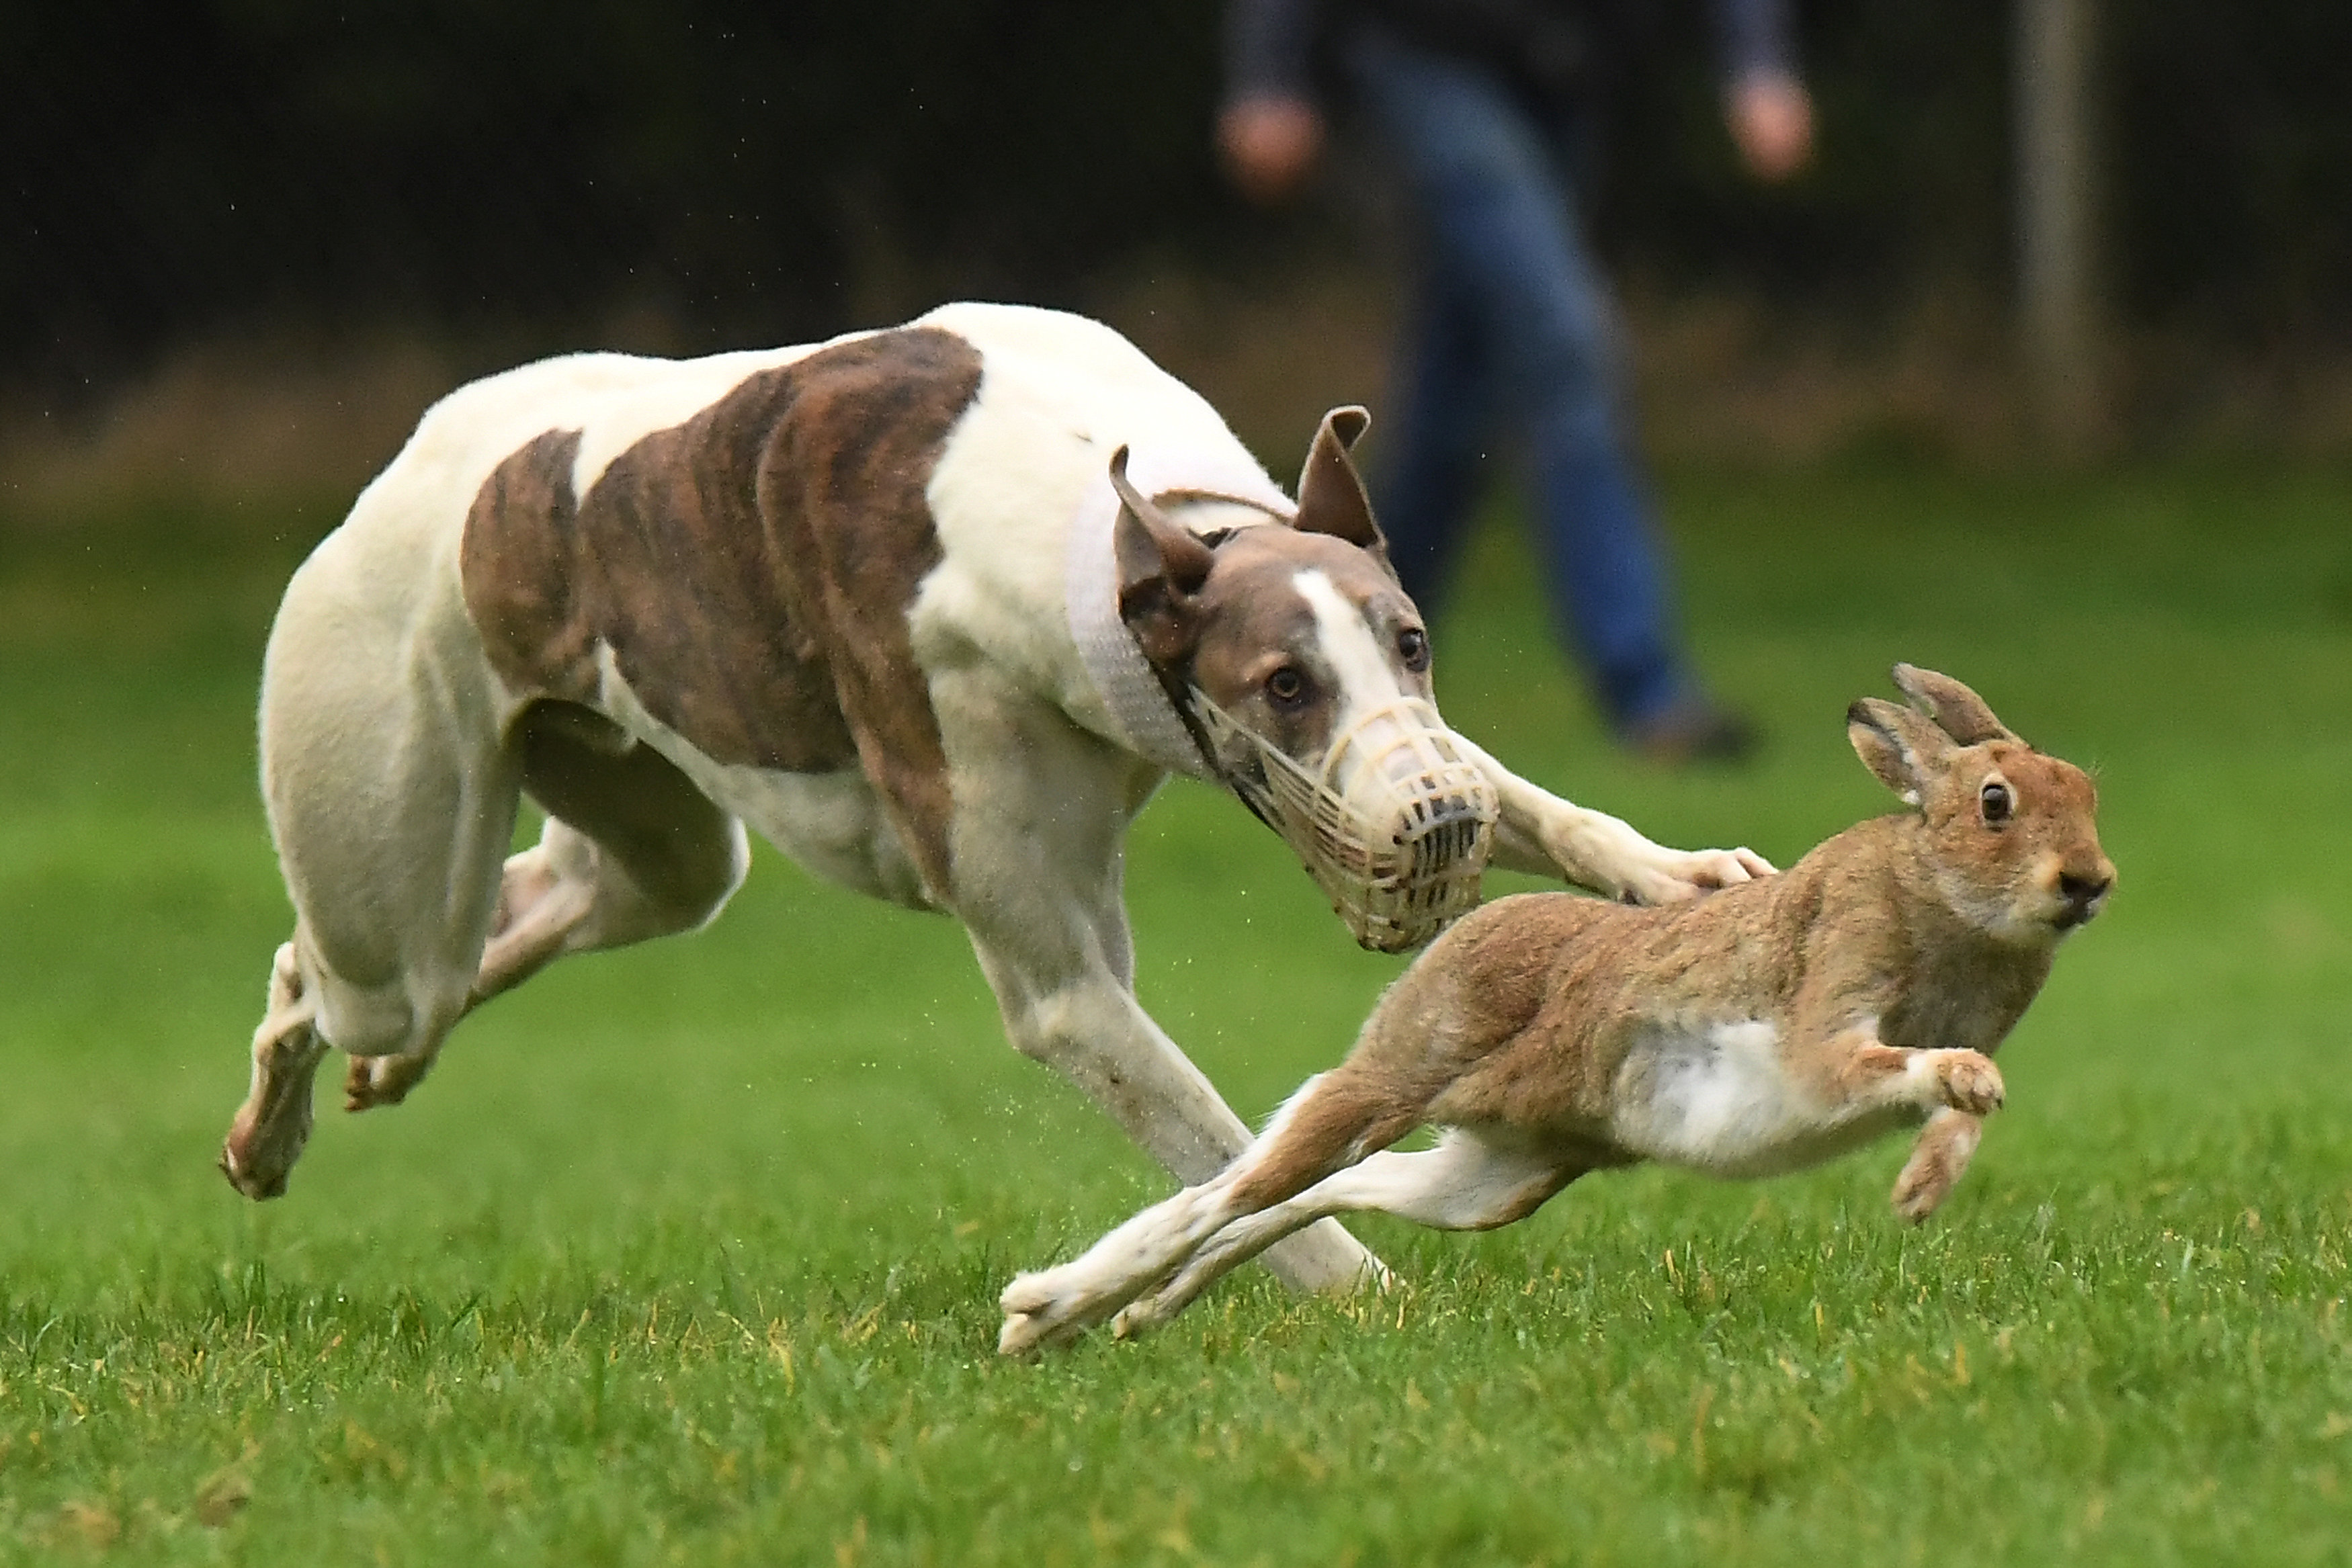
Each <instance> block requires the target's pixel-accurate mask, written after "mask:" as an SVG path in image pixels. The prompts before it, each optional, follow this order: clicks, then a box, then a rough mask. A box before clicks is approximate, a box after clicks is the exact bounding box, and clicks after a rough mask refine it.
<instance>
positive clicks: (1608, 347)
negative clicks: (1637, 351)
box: [1349, 31, 1696, 737]
mask: <svg viewBox="0 0 2352 1568" xmlns="http://www.w3.org/2000/svg"><path fill="white" fill-rule="evenodd" d="M1349 63H1350V66H1351V68H1352V71H1353V74H1354V77H1355V79H1356V82H1357V85H1358V88H1359V90H1360V94H1361V96H1362V98H1363V99H1364V101H1365V103H1366V105H1367V107H1368V108H1369V109H1370V111H1371V113H1372V114H1373V116H1374V118H1375V119H1376V120H1378V122H1379V123H1380V125H1381V129H1382V130H1383V131H1384V132H1385V133H1386V134H1387V136H1388V139H1389V140H1390V141H1391V143H1392V144H1393V146H1394V148H1395V150H1396V152H1397V153H1398V155H1399V157H1400V158H1401V160H1402V162H1403V165H1404V168H1405V172H1406V175H1407V177H1408V179H1409V181H1410V182H1411V183H1412V195H1413V198H1414V204H1415V206H1416V207H1417V209H1418V212H1419V215H1420V217H1421V220H1422V223H1423V228H1424V230H1425V236H1426V243H1427V246H1428V247H1429V262H1428V265H1429V267H1430V268H1431V272H1432V275H1433V277H1435V278H1438V279H1442V280H1443V285H1444V288H1445V290H1446V293H1447V296H1448V297H1449V298H1451V299H1452V300H1454V301H1455V308H1456V309H1457V311H1458V312H1460V313H1461V315H1462V317H1463V319H1464V321H1465V326H1466V328H1467V329H1468V330H1469V333H1470V338H1469V340H1471V341H1473V342H1475V343H1476V344H1478V345H1479V346H1480V347H1481V349H1482V350H1483V368H1485V369H1486V370H1487V371H1489V372H1490V374H1491V376H1492V379H1493V381H1494V382H1495V383H1496V388H1497V391H1498V392H1499V394H1500V397H1501V400H1502V402H1503V403H1504V408H1503V411H1502V412H1503V413H1505V414H1506V415H1507V417H1509V418H1510V419H1511V420H1512V421H1513V422H1514V423H1517V425H1518V426H1519V427H1520V428H1521V429H1523V430H1524V431H1525V432H1526V433H1527V434H1528V439H1529V442H1530V444H1531V446H1532V448H1533V457H1534V468H1535V473H1536V478H1537V491H1538V494H1537V502H1538V508H1537V509H1538V515H1539V517H1540V518H1541V522H1542V534H1543V542H1544V548H1545V552H1546V556H1547V565H1548V568H1549V574H1550V577H1551V586H1552V590H1553V597H1554V601H1555V604H1556V606H1557V608H1558V609H1559V612H1561V617H1562V620H1563V621H1564V622H1566V625H1567V630H1568V631H1569V633H1570V636H1571V637H1572V638H1573V640H1574V643H1575V645H1576V647H1577V649H1578V651H1579V652H1580V653H1581V654H1582V656H1583V657H1584V659H1585V661H1586V663H1587V664H1588V666H1589V668H1590V669H1591V674H1592V678H1593V682H1594V685H1595V686H1596V688H1597V691H1598V695H1599V696H1600V700H1601V706H1602V707H1603V708H1604V710H1605V711H1606V712H1607V714H1608V716H1609V717H1610V719H1611V720H1612V723H1614V724H1615V725H1617V727H1619V728H1620V729H1621V731H1623V732H1624V733H1626V734H1628V735H1629V736H1633V737H1639V736H1640V735H1641V734H1642V732H1643V728H1644V727H1645V726H1647V725H1649V724H1651V723H1653V722H1654V721H1656V720H1658V719H1660V718H1662V717H1664V716H1668V715H1671V714H1673V713H1674V712H1675V710H1676V709H1677V708H1678V707H1681V706H1685V705H1688V704H1689V703H1691V702H1693V701H1694V700H1695V692H1696V685H1695V683H1694V682H1693V681H1692V680H1691V678H1690V677H1689V675H1688V674H1687V673H1686V671H1685V666H1684V664H1683V661H1682V658H1681V654H1680V650H1679V646H1678V639H1677V634H1676V630H1675V624H1674V617H1673V613H1672V610H1671V603H1670V601H1671V596H1670V594H1669V591H1668V589H1667V581H1666V576H1667V574H1666V569H1665V564H1664V558H1663V551H1662V548H1661V544H1660V540H1659V538H1658V537H1657V534H1656V530H1655V528H1654V526H1653V523H1652V520H1651V517H1650V515H1649V508H1648V506H1647V504H1646V501H1645V498H1644V497H1643V494H1642V491H1641V488H1640V486H1639V484H1638V481H1637V479H1636V477H1635V476H1634V473H1633V466H1632V461H1631V454H1630V452H1629V451H1628V447H1627V443H1626V440H1625V436H1624V433H1623V432H1622V429H1621V426H1620V422H1619V418H1618V411H1617V407H1616V380H1617V376H1618V368H1617V364H1616V361H1615V355H1614V343H1613V337H1614V329H1613V324H1612V319H1611V309H1610V305H1609V298H1608V292H1607V288H1606V287H1605V285H1604V283H1603V282H1602V280H1601V277H1600V274H1599V272H1598V270H1597V268H1596V267H1594V265H1593V263H1592V260H1591V256H1589V254H1588V253H1587V250H1586V248H1585V246H1584V242H1583V235H1582V233H1581V230H1580V225H1579V224H1578V221H1577V217H1576V214H1575V211H1574V206H1573V203H1572V199H1571V194H1570V189H1569V184H1568V182H1567V179H1566V177H1565V175H1564V173H1563V172H1562V168H1561V165H1560V163H1559V158H1558V156H1557V154H1556V153H1555V152H1554V150H1553V148H1552V147H1551V146H1549V144H1548V143H1547V141H1546V138H1545V137H1544V135H1543V133H1542V131H1541V128H1540V127H1539V126H1538V123H1537V122H1536V120H1535V119H1534V117H1533V116H1532V115H1531V114H1530V113H1529V112H1528V110H1527V109H1526V108H1525V107H1524V106H1523V104H1522V103H1521V102H1520V101H1519V99H1517V98H1516V97H1515V96H1514V95H1513V94H1512V93H1511V92H1510V90H1509V89H1507V87H1506V86H1505V85H1504V84H1503V83H1502V82H1501V81H1500V80H1499V79H1498V78H1496V77H1495V76H1494V74H1493V73H1491V72H1488V71H1486V70H1484V69H1482V68H1479V67H1477V66H1476V65H1475V64H1471V63H1468V62H1464V61H1459V60H1455V59H1452V58H1450V57H1445V56H1442V55H1438V54H1433V53H1431V52H1429V51H1425V50H1421V49H1416V48H1412V47H1408V46H1405V45H1402V44H1400V43H1398V42H1396V41H1395V40H1393V39H1391V38H1390V37H1386V36H1385V35H1382V34H1381V33H1378V32H1377V31H1369V32H1367V33H1366V34H1364V35H1363V36H1362V37H1360V39H1359V41H1358V43H1357V45H1356V47H1354V49H1353V50H1352V51H1351V55H1350V61H1349ZM1406 407H1407V412H1408V416H1409V417H1425V416H1426V415H1425V411H1424V409H1423V406H1422V404H1421V403H1419V402H1414V401H1409V402H1408V403H1407V405H1406Z"/></svg>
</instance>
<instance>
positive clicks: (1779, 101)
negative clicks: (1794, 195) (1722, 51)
mask: <svg viewBox="0 0 2352 1568" xmlns="http://www.w3.org/2000/svg"><path fill="white" fill-rule="evenodd" d="M1724 118H1725V119H1726V120H1727V121H1729V123H1730V126H1731V140H1732V141H1733V142H1735V143H1736V144H1737V145H1738V148H1739V157H1740V161H1741V162H1745V163H1746V164H1747V165H1748V172H1749V173H1751V174H1753V175H1755V176H1756V177H1757V178H1758V179H1759V180H1785V179H1787V178H1788V177H1789V176H1790V175H1791V174H1793V173H1795V172H1797V171H1798V170H1800V169H1801V168H1803V167H1804V166H1805V164H1806V163H1807V162H1810V161H1811V158H1812V155H1813V100H1812V99H1811V97H1810V96H1809V95H1808V94H1807V93H1806V91H1805V88H1804V84H1803V83H1802V82H1800V81H1799V80H1797V78H1794V77H1792V76H1789V75H1786V74H1785V73H1782V72H1779V71H1770V72H1765V73H1762V74H1759V75H1757V76H1751V77H1745V78H1741V79H1740V81H1739V82H1738V84H1737V85H1735V86H1734V87H1733V88H1732V89H1731V93H1730V96H1729V98H1728V99H1727V100H1726V102H1725V104H1724Z"/></svg>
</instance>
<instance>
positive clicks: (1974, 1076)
mask: <svg viewBox="0 0 2352 1568" xmlns="http://www.w3.org/2000/svg"><path fill="white" fill-rule="evenodd" d="M1931 1055H1932V1056H1933V1057H1934V1060H1935V1072H1936V1099H1937V1103H1941V1104H1945V1105H1949V1106H1950V1107H1951V1108H1952V1109H1953V1110H1955V1111H1965V1112H1967V1113H1969V1115H1971V1116H1982V1115H1987V1114H1989V1113H1991V1112H1994V1111H1997V1110H1999V1109H2000V1106H2001V1103H2002V1102H2003V1101H2004V1100H2006V1099H2007V1098H2008V1097H2009V1092H2008V1091H2007V1090H2006V1089H2005V1088H2003V1087H2002V1085H2001V1082H2000V1068H1998V1067H1995V1066H1994V1065H1993V1064H1992V1059H1991V1058H1990V1057H1989V1056H1986V1055H1984V1054H1983V1053H1982V1052H1980V1051H1935V1052H1932V1053H1931Z"/></svg>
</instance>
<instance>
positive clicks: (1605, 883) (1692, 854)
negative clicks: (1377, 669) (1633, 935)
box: [1454, 735, 1772, 904]
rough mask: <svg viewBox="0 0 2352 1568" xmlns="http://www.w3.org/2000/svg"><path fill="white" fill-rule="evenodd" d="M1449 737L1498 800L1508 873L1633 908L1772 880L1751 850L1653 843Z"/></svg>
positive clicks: (1499, 844) (1499, 841) (1501, 855)
mask: <svg viewBox="0 0 2352 1568" xmlns="http://www.w3.org/2000/svg"><path fill="white" fill-rule="evenodd" d="M1454 739H1455V741H1456V743H1457V744H1458V745H1460V746H1461V747H1463V748H1464V749H1465V751H1467V752H1468V753H1469V755H1470V757H1471V759H1472V760H1473V761H1475V762H1476V763H1477V765H1478V766H1479V768H1481V769H1482V770H1484V772H1485V773H1486V777H1487V779H1489V780H1490V781H1491V782H1492V783H1493V784H1494V786H1495V793H1496V796H1497V797H1499V799H1500V801H1501V804H1502V820H1501V821H1499V822H1498V823H1497V824H1496V833H1495V863H1496V864H1497V865H1499V866H1502V867H1504V868H1506V869H1507V870H1510V871H1518V872H1526V873H1529V874H1530V875H1534V876H1561V877H1565V878H1567V879H1568V880H1569V881H1570V882H1572V883H1576V884H1577V885H1578V886H1579V887H1589V888H1591V889H1592V890H1593V891H1594V892H1596V893H1605V894H1608V895H1609V896H1610V897H1612V898H1622V899H1624V900H1627V901H1629V902H1631V903H1634V904H1672V903H1674V902H1675V901H1676V900H1678V899H1685V898H1692V897H1696V895H1697V894H1701V893H1705V892H1707V891H1708V890H1710V889H1713V888H1718V887H1728V886H1730V885H1731V884H1732V883H1740V882H1747V881H1748V880H1749V879H1751V878H1754V877H1759V876H1769V875H1771V874H1772V862H1769V861H1768V860H1766V859H1765V858H1764V857H1763V856H1762V855H1759V854H1758V853H1757V852H1755V851H1753V850H1749V849H1736V850H1670V849H1668V848H1666V847H1665V846H1664V844H1657V843H1653V842H1651V841H1649V840H1648V839H1646V838H1644V837H1643V835H1642V834H1641V833H1640V832H1638V831H1635V830H1634V828H1633V826H1632V824H1630V823H1628V822H1625V821H1621V820H1620V819H1618V818H1615V817H1612V816H1611V815H1609V813H1607V812H1606V811H1593V810H1586V809H1585V808H1584V807H1582V806H1579V805H1575V804H1573V803H1572V802H1570V801H1567V800H1561V799H1560V798H1559V796H1557V795H1554V794H1552V793H1551V792H1550V791H1549V790H1547V789H1539V788H1538V787H1537V786H1536V785H1533V784H1530V783H1528V781H1527V780H1526V779H1522V778H1520V777H1519V776H1518V775H1517V774H1516V773H1513V772H1512V771H1511V770H1510V769H1509V768H1506V767H1504V766H1503V765H1502V764H1501V763H1499V762H1497V761H1496V760H1495V758H1493V757H1492V756H1490V755H1488V754H1487V753H1486V752H1485V751H1482V750H1480V749H1479V748H1478V747H1475V746H1473V745H1471V744H1470V742H1468V741H1466V740H1463V739H1462V738H1461V737H1460V736H1458V735H1457V736H1456V737H1454Z"/></svg>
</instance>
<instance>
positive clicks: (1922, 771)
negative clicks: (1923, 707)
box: [1845, 697, 1952, 806]
mask: <svg viewBox="0 0 2352 1568" xmlns="http://www.w3.org/2000/svg"><path fill="white" fill-rule="evenodd" d="M1845 737H1846V739H1848V740H1850V741H1852V742H1853V752H1854V755H1855V756H1857V757H1859V758H1862V765H1863V766H1864V767H1865V768H1869V769H1870V770H1871V771H1872V772H1873V773H1875V774H1877V775H1878V781H1879V782H1880V783H1882V784H1884V785H1885V786H1886V787H1887V788H1888V789H1892V790H1894V791H1895V793H1896V794H1897V795H1900V796H1902V797H1903V803H1904V804H1905V805H1906V806H1916V805H1917V804H1918V803H1919V801H1920V800H1921V798H1922V797H1924V796H1925V795H1926V793H1927V781H1928V780H1929V779H1933V778H1934V777H1935V776H1936V774H1937V772H1939V771H1941V769H1942V768H1943V766H1944V763H1945V761H1946V759H1947V758H1949V757H1950V756H1951V755H1952V741H1951V737H1949V736H1947V735H1946V734H1945V733H1944V732H1943V731H1942V730H1939V729H1937V727H1935V726H1934V725H1932V724H1929V723H1928V722H1927V720H1926V719H1924V718H1921V717H1920V716H1918V715H1917V714H1916V713H1913V712H1912V711H1911V710H1910V709H1909V708H1905V707H1897V706H1895V705H1894V704H1893V703H1890V702H1881V701H1880V700H1879V699H1878V698H1876V697H1864V698H1863V699H1862V700H1861V701H1859V702H1857V703H1855V704H1854V705H1853V706H1852V707H1849V708H1847V709H1846V710H1845Z"/></svg>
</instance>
